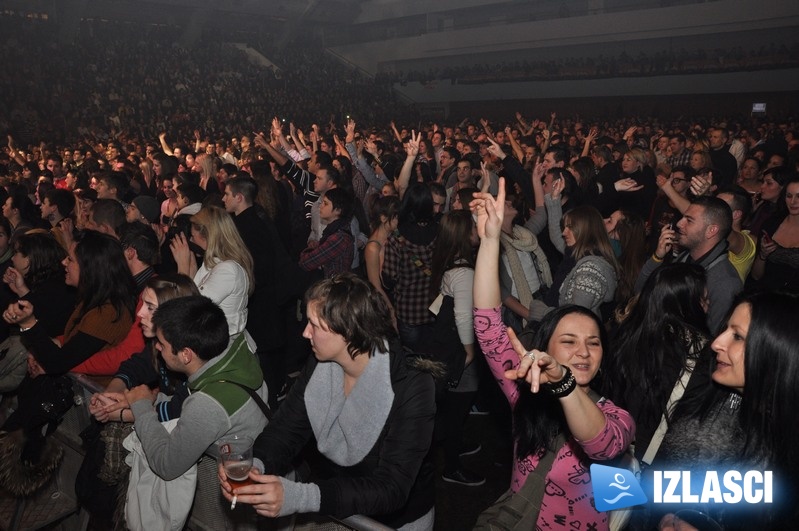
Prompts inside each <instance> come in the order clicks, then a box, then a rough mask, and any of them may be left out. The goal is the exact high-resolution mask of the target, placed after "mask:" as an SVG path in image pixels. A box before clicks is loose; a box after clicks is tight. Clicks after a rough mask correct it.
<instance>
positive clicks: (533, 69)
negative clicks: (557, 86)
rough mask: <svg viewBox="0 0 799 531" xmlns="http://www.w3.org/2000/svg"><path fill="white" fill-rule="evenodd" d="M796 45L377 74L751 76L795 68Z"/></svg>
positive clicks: (462, 77) (463, 78)
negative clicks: (719, 74) (750, 73)
mask: <svg viewBox="0 0 799 531" xmlns="http://www.w3.org/2000/svg"><path fill="white" fill-rule="evenodd" d="M797 52H799V44H793V45H788V44H779V45H778V44H776V43H771V44H770V45H769V46H765V45H764V46H761V47H759V48H757V49H749V50H745V49H744V48H743V47H741V46H736V47H734V48H729V49H721V48H717V49H713V50H705V49H702V48H696V49H685V48H681V49H679V50H668V51H660V52H654V53H646V52H644V51H639V52H637V53H633V54H628V53H627V52H621V53H619V54H618V55H616V56H610V57H608V56H605V55H603V54H599V55H593V56H591V55H589V56H586V55H581V56H579V57H570V58H566V59H559V60H554V59H550V60H539V61H531V60H523V61H501V62H498V63H496V62H492V63H490V64H489V63H485V64H480V63H474V64H466V65H456V64H454V61H453V60H448V63H447V64H446V65H445V66H439V67H434V68H429V69H427V70H426V71H420V70H418V69H416V68H413V69H410V70H407V71H404V70H402V69H397V66H396V65H393V66H392V69H391V70H384V71H380V72H379V73H378V75H377V76H376V79H377V80H378V81H381V82H386V81H388V82H392V83H401V84H404V83H408V82H411V81H418V82H420V83H428V82H431V81H435V80H451V81H452V82H454V83H460V84H470V83H503V82H504V83H513V82H518V81H551V80H555V79H601V78H611V77H643V76H666V75H686V74H716V73H721V72H740V71H755V70H764V69H782V68H796V66H797V59H796V57H797Z"/></svg>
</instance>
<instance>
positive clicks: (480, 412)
mask: <svg viewBox="0 0 799 531" xmlns="http://www.w3.org/2000/svg"><path fill="white" fill-rule="evenodd" d="M488 414H489V411H488V410H487V409H480V408H479V407H477V406H476V405H474V406H472V409H471V410H470V411H469V415H488Z"/></svg>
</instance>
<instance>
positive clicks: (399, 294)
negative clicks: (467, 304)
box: [383, 234, 435, 325]
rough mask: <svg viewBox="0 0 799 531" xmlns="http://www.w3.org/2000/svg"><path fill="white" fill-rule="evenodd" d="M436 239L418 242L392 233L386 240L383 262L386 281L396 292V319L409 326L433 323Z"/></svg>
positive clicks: (394, 292) (393, 291)
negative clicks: (432, 267)
mask: <svg viewBox="0 0 799 531" xmlns="http://www.w3.org/2000/svg"><path fill="white" fill-rule="evenodd" d="M434 244H435V241H433V242H431V243H429V244H427V245H416V244H414V243H411V242H409V241H408V240H406V239H405V238H402V237H400V236H397V235H396V234H395V235H392V236H391V237H390V238H389V239H388V241H387V242H386V250H385V259H384V261H383V279H384V284H386V286H387V287H388V288H389V289H390V290H391V291H392V293H393V294H394V307H395V308H396V310H397V318H398V319H399V320H400V321H402V322H403V323H404V324H406V325H420V324H425V323H432V322H433V321H434V320H435V318H434V316H433V314H432V313H430V311H429V310H428V309H427V308H428V306H430V282H431V280H432V279H431V274H432V271H431V270H430V267H431V265H432V262H433V247H434Z"/></svg>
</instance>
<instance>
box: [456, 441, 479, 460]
mask: <svg viewBox="0 0 799 531" xmlns="http://www.w3.org/2000/svg"><path fill="white" fill-rule="evenodd" d="M482 449H483V446H482V445H481V444H480V443H478V442H476V443H472V444H465V445H463V446H461V453H459V454H458V455H459V456H461V457H464V456H466V455H474V454H476V453H477V452H479V451H480V450H482Z"/></svg>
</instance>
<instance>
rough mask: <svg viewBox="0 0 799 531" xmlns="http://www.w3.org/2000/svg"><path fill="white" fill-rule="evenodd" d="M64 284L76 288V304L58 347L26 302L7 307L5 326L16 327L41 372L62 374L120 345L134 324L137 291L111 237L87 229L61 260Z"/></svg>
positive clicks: (118, 244)
mask: <svg viewBox="0 0 799 531" xmlns="http://www.w3.org/2000/svg"><path fill="white" fill-rule="evenodd" d="M62 263H63V265H64V268H65V269H66V276H65V282H66V284H67V285H68V286H73V287H76V288H77V304H76V306H75V309H74V311H73V312H72V315H71V316H70V317H69V320H68V321H67V325H66V328H65V329H64V338H63V342H62V344H61V345H60V346H59V345H57V344H56V343H54V342H53V341H52V340H51V339H50V336H49V335H48V332H47V330H46V328H45V326H44V325H43V324H40V323H39V320H38V319H37V318H36V315H34V311H35V308H34V306H33V304H32V303H31V302H30V301H26V300H20V301H18V302H16V303H13V304H11V305H10V306H9V307H8V309H7V310H6V311H5V313H4V314H3V317H4V318H5V320H6V322H8V323H12V324H16V325H18V326H19V327H20V332H21V333H22V341H23V342H24V343H25V344H26V345H28V347H29V348H30V350H31V353H32V354H33V357H34V358H35V361H36V364H37V365H38V367H39V369H38V371H36V372H39V371H40V372H44V373H47V374H63V373H66V372H67V371H69V370H70V369H72V368H73V367H75V366H76V365H78V364H80V363H81V362H83V361H85V360H87V359H88V358H89V357H91V356H92V355H94V354H95V353H97V352H99V351H100V350H102V349H103V348H105V347H107V346H111V345H116V344H117V343H119V342H120V341H122V340H123V339H124V338H125V336H126V335H127V334H128V332H129V331H130V327H131V326H132V325H133V314H134V313H135V308H136V295H135V293H136V290H135V286H134V284H133V277H131V274H130V269H129V268H128V264H127V262H126V261H125V256H124V254H123V251H122V245H121V244H120V243H119V241H118V240H116V239H115V238H113V237H111V236H108V235H105V234H101V233H99V232H95V231H85V232H84V233H83V237H82V238H80V239H79V240H78V241H77V242H76V243H74V244H73V245H72V246H71V248H70V250H69V252H68V253H67V256H66V258H64V260H63V262H62Z"/></svg>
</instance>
